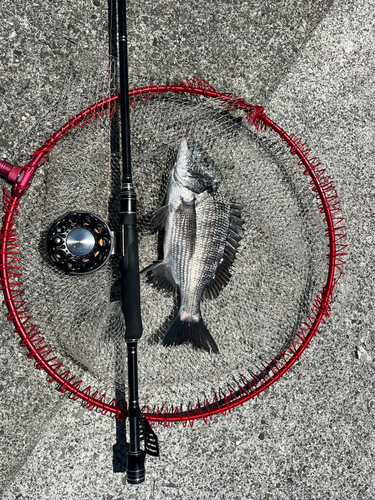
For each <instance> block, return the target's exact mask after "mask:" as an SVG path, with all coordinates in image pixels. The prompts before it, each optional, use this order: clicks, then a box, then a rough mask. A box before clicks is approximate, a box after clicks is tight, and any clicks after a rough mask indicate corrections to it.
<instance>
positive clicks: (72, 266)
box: [47, 210, 115, 274]
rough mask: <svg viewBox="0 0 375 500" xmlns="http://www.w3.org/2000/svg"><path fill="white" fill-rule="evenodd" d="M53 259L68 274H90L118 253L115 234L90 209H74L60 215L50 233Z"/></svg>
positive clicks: (49, 250)
mask: <svg viewBox="0 0 375 500" xmlns="http://www.w3.org/2000/svg"><path fill="white" fill-rule="evenodd" d="M47 248H48V253H49V255H50V257H51V259H52V261H53V262H54V263H55V264H57V266H58V267H60V268H61V269H62V270H63V271H65V272H66V273H69V274H89V273H92V272H94V271H97V270H98V269H100V268H101V267H103V266H104V265H105V264H106V263H107V262H108V260H109V258H110V257H111V255H113V254H114V253H115V235H114V233H113V232H112V231H111V230H110V228H109V227H108V225H107V224H106V222H104V220H103V219H101V218H100V217H98V216H97V215H94V214H92V213H91V212H85V211H81V210H75V211H74V212H69V213H67V214H65V215H63V216H62V217H60V218H58V219H57V220H56V221H55V222H54V223H53V224H52V226H51V227H50V230H49V232H48V236H47Z"/></svg>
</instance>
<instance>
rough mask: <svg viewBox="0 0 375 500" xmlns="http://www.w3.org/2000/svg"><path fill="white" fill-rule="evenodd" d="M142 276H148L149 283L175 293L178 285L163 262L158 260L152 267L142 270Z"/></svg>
mask: <svg viewBox="0 0 375 500" xmlns="http://www.w3.org/2000/svg"><path fill="white" fill-rule="evenodd" d="M141 274H145V275H146V276H147V282H148V283H151V284H152V285H154V286H156V287H157V288H161V289H163V290H168V291H169V292H173V291H174V290H175V288H176V283H175V281H174V279H173V277H172V274H171V273H170V271H169V270H168V268H167V266H166V265H165V264H164V262H163V261H162V260H158V261H156V262H154V263H153V264H151V266H148V267H146V268H145V269H142V271H141Z"/></svg>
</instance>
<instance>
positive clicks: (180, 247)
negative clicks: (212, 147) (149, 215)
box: [146, 139, 242, 352]
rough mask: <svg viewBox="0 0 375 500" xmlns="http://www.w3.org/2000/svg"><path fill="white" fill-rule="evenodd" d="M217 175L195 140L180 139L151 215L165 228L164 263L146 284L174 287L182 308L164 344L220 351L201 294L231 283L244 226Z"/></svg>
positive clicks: (152, 271) (152, 269)
mask: <svg viewBox="0 0 375 500" xmlns="http://www.w3.org/2000/svg"><path fill="white" fill-rule="evenodd" d="M240 215H241V214H240V207H239V206H238V205H233V204H230V203H229V202H228V201H227V199H226V195H225V190H224V187H223V185H222V183H221V179H220V176H219V174H218V172H217V171H216V169H215V166H214V164H213V162H212V161H211V160H209V158H208V157H207V155H206V154H205V153H204V151H203V150H202V149H201V148H200V147H199V146H198V145H197V144H196V143H195V141H193V140H190V141H187V140H186V139H182V141H181V145H180V148H179V151H178V155H177V160H176V163H175V164H174V167H173V169H172V173H171V178H170V183H169V188H168V195H167V200H166V205H165V206H164V207H162V208H161V209H160V210H158V211H157V212H156V213H155V214H154V218H153V219H154V223H155V225H158V226H159V227H164V231H165V232H164V242H163V260H162V261H160V262H158V263H156V264H155V265H153V266H151V267H150V268H148V269H147V270H146V271H147V272H148V276H149V278H150V281H152V282H153V283H154V284H156V285H159V286H161V287H163V288H169V289H176V288H177V289H178V290H179V293H180V299H181V306H180V309H179V312H178V314H177V316H176V318H175V320H174V321H173V323H172V324H171V326H170V328H169V330H168V331H167V333H166V335H165V338H164V340H163V344H164V345H173V344H175V345H176V344H182V343H184V342H191V343H192V344H193V345H195V346H196V347H200V348H203V349H206V350H208V351H210V350H212V351H214V352H218V347H217V345H216V342H215V341H214V339H213V338H212V336H211V335H210V333H209V331H208V329H207V327H206V326H205V324H204V322H203V320H202V317H201V313H200V302H201V299H202V296H207V297H211V298H213V297H216V296H217V295H218V293H219V292H220V290H221V289H222V288H223V287H224V286H225V285H226V284H227V283H228V281H229V279H230V272H229V269H230V267H231V265H232V263H233V260H234V257H235V253H236V249H237V247H238V244H239V243H238V242H239V240H240V234H239V233H240V231H239V228H240V226H241V224H242V220H241V217H240Z"/></svg>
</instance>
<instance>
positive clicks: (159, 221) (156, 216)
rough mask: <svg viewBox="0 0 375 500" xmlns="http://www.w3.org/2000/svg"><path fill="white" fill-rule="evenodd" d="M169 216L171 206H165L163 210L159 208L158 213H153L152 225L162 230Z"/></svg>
mask: <svg viewBox="0 0 375 500" xmlns="http://www.w3.org/2000/svg"><path fill="white" fill-rule="evenodd" d="M168 215H169V205H164V206H163V207H161V208H158V209H157V210H156V212H154V213H153V215H152V218H151V224H152V225H153V226H154V227H155V228H159V229H162V228H163V227H164V226H165V224H166V223H167V220H168Z"/></svg>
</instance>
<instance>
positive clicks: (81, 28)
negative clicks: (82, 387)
mask: <svg viewBox="0 0 375 500" xmlns="http://www.w3.org/2000/svg"><path fill="white" fill-rule="evenodd" d="M128 6H129V8H128V10H129V13H128V15H129V20H128V25H129V58H130V75H129V80H130V82H131V83H145V82H147V81H148V80H159V81H161V82H162V81H164V80H166V79H168V80H170V81H172V80H176V79H182V78H185V77H191V76H192V75H195V76H197V77H199V78H201V79H205V80H207V81H208V82H210V83H211V84H212V85H213V86H215V87H217V88H218V89H220V90H222V91H228V92H234V93H235V94H237V95H240V96H241V97H243V98H244V99H245V100H247V101H251V102H254V103H257V104H262V105H263V106H264V107H265V109H266V113H267V114H268V116H270V117H271V118H272V119H273V120H274V121H275V122H276V123H279V124H280V125H281V126H282V127H283V128H284V129H285V130H287V131H293V132H295V133H297V134H300V135H301V136H302V137H303V138H304V139H305V140H306V141H307V142H308V144H309V146H310V147H311V148H312V149H313V151H315V152H316V153H317V154H318V156H319V158H320V159H321V160H322V162H323V165H324V166H326V167H327V169H328V171H329V173H330V174H331V175H332V177H333V178H334V180H335V184H336V186H337V191H338V194H339V195H340V199H341V204H342V208H343V212H344V215H345V217H346V226H347V229H346V232H347V235H348V238H347V240H348V244H349V249H348V251H349V256H348V262H347V265H346V266H345V274H344V276H343V278H342V279H341V280H340V283H339V285H338V287H337V289H336V290H335V294H334V303H333V305H332V311H331V317H330V319H329V320H328V321H327V324H326V325H325V326H324V327H323V328H322V333H321V335H320V336H319V337H317V338H315V339H314V340H313V342H312V344H311V347H310V348H309V349H308V350H307V352H306V354H304V355H303V356H302V358H301V360H300V361H299V362H298V363H297V364H296V365H295V366H294V368H293V369H292V370H290V372H288V373H287V374H286V375H285V377H284V378H283V379H282V380H281V381H279V382H278V383H277V384H275V385H274V386H272V388H271V389H270V391H269V392H267V393H266V394H264V395H262V396H261V397H260V398H259V399H258V400H256V401H253V402H250V403H248V404H247V405H245V406H244V407H242V408H239V409H236V410H235V411H233V413H232V414H231V415H230V416H226V417H222V416H219V417H216V418H214V419H213V421H212V422H209V423H208V424H207V425H206V424H204V423H203V422H197V423H196V424H195V425H194V426H193V427H192V428H189V427H187V428H182V426H181V425H175V426H173V427H172V428H170V429H169V428H164V427H162V426H160V427H159V428H158V429H157V431H156V432H157V434H158V437H159V444H160V449H161V456H160V458H157V459H154V458H149V459H147V478H146V481H145V483H144V484H142V485H140V486H136V487H134V486H129V485H128V484H127V483H126V478H125V474H124V472H114V469H115V470H119V469H121V454H120V455H118V454H117V455H116V454H115V459H114V452H113V447H114V445H115V441H116V423H115V422H114V421H113V419H111V418H109V417H102V416H100V415H97V414H95V413H88V412H86V411H85V410H84V409H83V408H82V407H81V406H80V405H79V404H78V403H73V402H72V401H71V400H69V399H68V398H66V397H63V396H61V395H60V394H59V393H58V392H57V391H56V389H55V388H53V387H52V386H51V385H50V384H48V383H47V382H46V380H45V379H46V377H45V375H44V374H43V373H41V372H39V371H37V370H35V368H34V364H33V362H32V361H31V360H29V359H28V358H27V356H26V353H25V352H24V350H23V349H22V348H21V347H20V343H19V339H18V337H17V335H16V334H15V333H13V326H12V324H11V323H10V322H9V321H7V319H6V315H5V313H6V310H5V306H3V307H2V311H3V314H2V315H1V317H0V330H1V339H2V349H1V352H0V372H1V379H2V380H1V381H0V400H1V423H0V436H1V444H0V446H1V458H0V464H1V465H0V467H1V474H0V491H1V495H2V497H1V498H3V499H7V500H8V499H9V500H10V499H16V498H17V499H22V498H23V499H29V498H30V499H31V498H40V499H45V498H46V499H47V498H48V499H69V500H70V499H72V500H73V499H74V500H75V499H77V500H80V499H83V498H86V497H88V496H90V497H92V498H98V499H103V500H117V499H137V500H138V499H140V500H141V499H164V498H175V499H180V498H187V499H206V498H207V499H208V498H229V499H233V500H234V499H240V498H241V499H242V498H248V499H251V500H253V499H254V500H284V499H285V500H292V499H293V500H310V499H314V500H315V499H323V500H325V499H350V500H351V499H353V500H356V499H363V500H371V499H373V498H375V480H374V444H375V437H374V436H375V433H374V416H375V396H374V394H375V393H374V375H375V370H374V367H375V365H374V359H375V329H374V326H373V296H374V294H373V286H374V279H373V270H374V236H373V234H374V229H375V214H374V210H375V204H374V193H375V188H374V179H375V170H374V161H373V158H374V152H375V151H374V149H375V146H374V144H375V141H374V133H373V123H374V104H375V94H374V90H373V89H374V82H375V55H374V48H375V47H374V45H375V42H374V35H373V32H374V25H375V22H374V23H372V20H373V19H375V2H374V1H372V0H371V1H362V0H361V1H358V0H349V1H347V2H339V1H333V2H332V1H331V2H328V1H327V2H323V1H315V2H311V3H310V2H308V1H307V0H304V1H302V2H297V1H287V0H286V1H284V2H280V3H275V2H271V1H269V0H266V1H252V2H247V3H241V2H237V1H233V2H230V3H229V2H206V3H199V2H195V1H194V2H183V1H178V0H176V1H173V2H160V1H156V2H152V3H151V2H138V3H135V2H128ZM0 13H1V17H2V25H1V31H0V159H6V160H8V161H13V162H15V163H16V162H20V163H22V161H23V162H24V161H25V159H26V158H27V153H29V152H30V150H31V149H32V148H33V147H35V146H36V145H38V144H39V143H40V142H41V141H43V140H44V139H45V137H46V134H48V133H50V132H51V126H53V125H54V124H55V122H56V120H57V121H59V120H60V118H59V116H58V115H59V113H60V112H62V110H63V109H64V103H65V101H64V99H65V96H68V97H69V91H70V89H71V87H70V85H71V82H73V88H76V89H77V88H78V87H74V85H75V86H77V82H81V83H82V89H83V93H84V91H85V85H86V86H89V84H90V85H91V91H92V85H93V84H92V82H91V81H90V82H88V81H87V79H88V78H95V74H102V73H103V71H104V70H105V67H106V56H107V51H108V45H107V44H108V31H107V15H108V14H107V2H106V1H103V0H100V1H94V2H88V1H87V2H83V1H82V0H79V1H72V0H69V1H68V0H67V1H65V2H47V1H45V2H42V1H40V0H32V1H28V2H27V3H25V2H23V1H21V0H16V1H10V0H3V1H2V2H1V5H0ZM96 68H99V69H96ZM103 68H104V70H103ZM72 75H73V76H72ZM85 79H86V81H85ZM75 92H77V90H75ZM98 92H100V90H98ZM68 97H67V99H68ZM69 106H70V104H69V103H68V105H67V107H66V109H65V110H64V112H66V113H67V114H68V115H69V112H70V111H69V110H70V108H69ZM51 108H53V109H54V111H53V112H51ZM70 113H72V111H71V112H70ZM48 114H49V117H48ZM56 116H57V118H56ZM46 117H47V118H46ZM63 118H65V116H63V115H61V120H63ZM24 211H25V213H32V211H33V200H32V198H29V199H27V200H26V199H25V201H24ZM34 215H35V214H34ZM36 215H37V214H36ZM26 220H27V218H26ZM47 292H48V291H46V294H47ZM45 321H47V320H45ZM359 346H361V347H362V348H364V349H365V351H366V352H367V353H368V357H367V358H366V357H362V358H361V359H358V356H357V349H358V347H359ZM90 376H91V375H90ZM115 450H116V448H115ZM116 457H117V458H116Z"/></svg>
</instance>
